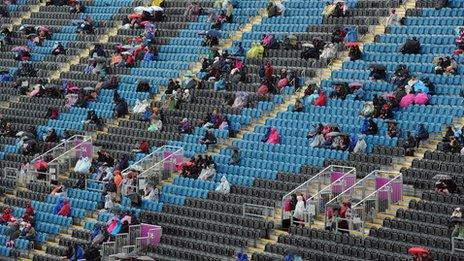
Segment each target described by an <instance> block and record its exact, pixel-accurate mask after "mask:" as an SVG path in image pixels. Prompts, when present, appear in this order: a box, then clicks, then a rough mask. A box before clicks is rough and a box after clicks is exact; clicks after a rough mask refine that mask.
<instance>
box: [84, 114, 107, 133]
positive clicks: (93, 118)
mask: <svg viewBox="0 0 464 261" xmlns="http://www.w3.org/2000/svg"><path fill="white" fill-rule="evenodd" d="M86 122H87V123H90V124H95V125H96V126H97V128H98V129H101V128H102V127H103V120H102V118H100V117H98V115H97V113H95V111H94V110H90V111H89V112H87V118H86Z"/></svg>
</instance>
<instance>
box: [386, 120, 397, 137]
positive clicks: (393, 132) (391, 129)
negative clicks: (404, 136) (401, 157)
mask: <svg viewBox="0 0 464 261" xmlns="http://www.w3.org/2000/svg"><path fill="white" fill-rule="evenodd" d="M387 135H388V136H389V137H390V138H395V137H398V129H397V126H396V122H394V121H390V122H388V130H387Z"/></svg>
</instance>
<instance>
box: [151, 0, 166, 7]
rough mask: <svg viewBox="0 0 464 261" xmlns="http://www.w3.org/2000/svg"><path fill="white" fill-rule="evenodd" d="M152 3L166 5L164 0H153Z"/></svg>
mask: <svg viewBox="0 0 464 261" xmlns="http://www.w3.org/2000/svg"><path fill="white" fill-rule="evenodd" d="M151 5H152V6H153V5H156V6H159V7H164V0H153V1H152V2H151Z"/></svg>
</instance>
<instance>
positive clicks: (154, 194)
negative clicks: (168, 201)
mask: <svg viewBox="0 0 464 261" xmlns="http://www.w3.org/2000/svg"><path fill="white" fill-rule="evenodd" d="M143 199H146V200H151V201H156V202H157V201H158V200H159V191H158V188H157V187H155V186H154V185H153V184H151V183H149V184H147V188H146V189H145V195H144V196H143Z"/></svg>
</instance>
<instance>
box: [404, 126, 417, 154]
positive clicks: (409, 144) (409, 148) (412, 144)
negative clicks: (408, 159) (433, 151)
mask: <svg viewBox="0 0 464 261" xmlns="http://www.w3.org/2000/svg"><path fill="white" fill-rule="evenodd" d="M417 143H418V142H417V141H416V139H415V138H414V136H413V135H412V134H411V132H410V131H408V132H407V133H406V142H404V143H403V148H404V149H405V155H406V156H414V149H415V148H416V144H417Z"/></svg>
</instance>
